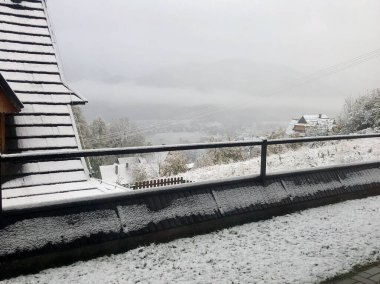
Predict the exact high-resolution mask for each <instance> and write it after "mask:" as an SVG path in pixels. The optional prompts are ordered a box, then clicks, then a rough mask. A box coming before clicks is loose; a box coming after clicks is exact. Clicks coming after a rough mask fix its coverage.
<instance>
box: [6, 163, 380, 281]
mask: <svg viewBox="0 0 380 284" xmlns="http://www.w3.org/2000/svg"><path fill="white" fill-rule="evenodd" d="M379 194H380V161H379V162H372V163H360V164H351V165H346V166H336V167H328V168H320V169H312V170H304V171H297V172H287V173H285V172H283V173H280V174H270V175H267V176H266V180H265V183H263V182H262V179H261V177H260V176H257V175H256V176H251V177H246V178H233V179H226V180H222V181H216V182H202V183H198V184H185V185H178V186H170V187H166V188H162V189H154V190H153V189H148V190H142V191H134V192H125V193H117V194H113V195H109V196H107V197H103V198H102V197H100V196H97V197H95V196H94V197H91V198H85V199H78V200H75V201H72V202H70V203H67V202H61V203H50V204H44V205H40V206H29V208H25V207H23V208H13V209H12V210H6V211H5V212H4V214H3V215H2V224H1V229H0V238H1V240H2V246H0V275H2V276H3V277H7V276H9V275H11V274H13V273H16V274H17V273H19V272H20V271H23V272H25V270H28V269H30V270H34V271H37V270H40V269H42V268H45V267H49V266H51V265H54V264H55V263H57V262H59V261H61V259H62V257H63V256H65V259H67V260H68V262H72V261H75V260H77V259H79V258H83V257H84V258H90V257H94V256H97V255H103V254H106V253H115V252H118V251H121V250H126V249H130V248H133V247H136V246H138V245H141V244H143V243H146V242H152V241H153V242H159V241H166V240H168V239H173V238H177V237H181V236H187V235H192V234H196V233H201V232H207V231H210V230H214V229H218V228H223V227H226V226H231V225H236V224H240V223H244V222H251V221H255V220H260V219H266V218H270V217H272V216H275V215H282V214H286V213H289V212H293V211H296V210H302V209H306V208H310V207H316V206H321V205H325V204H330V203H335V202H340V201H342V200H347V199H355V198H361V197H366V196H372V195H379ZM25 232H27V234H25ZM32 263H33V264H34V265H31V264H32ZM35 263H38V266H37V265H35ZM26 267H27V269H26Z"/></svg>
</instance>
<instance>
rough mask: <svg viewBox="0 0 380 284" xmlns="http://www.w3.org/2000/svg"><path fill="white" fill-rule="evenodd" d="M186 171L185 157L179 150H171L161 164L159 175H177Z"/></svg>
mask: <svg viewBox="0 0 380 284" xmlns="http://www.w3.org/2000/svg"><path fill="white" fill-rule="evenodd" d="M186 171H187V161H186V157H185V156H184V155H183V154H182V153H181V152H171V153H170V154H169V156H168V157H167V159H166V161H165V163H164V164H163V166H162V170H161V175H162V176H170V175H177V174H179V173H183V172H186Z"/></svg>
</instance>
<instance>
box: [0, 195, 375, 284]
mask: <svg viewBox="0 0 380 284" xmlns="http://www.w3.org/2000/svg"><path fill="white" fill-rule="evenodd" d="M379 259H380V196H377V197H371V198H366V199H360V200H352V201H346V202H343V203H339V204H335V205H329V206H324V207H319V208H314V209H309V210H305V211H302V212H298V213H294V214H289V215H286V216H280V217H275V218H273V219H271V220H265V221H260V222H255V223H250V224H246V225H242V226H236V227H232V228H228V229H224V230H221V231H218V232H214V233H210V234H205V235H200V236H195V237H192V238H184V239H179V240H175V241H172V242H169V243H165V244H151V245H149V246H145V247H140V248H137V249H134V250H131V251H129V252H126V253H122V254H118V255H111V256H105V257H100V258H97V259H93V260H90V261H82V262H77V263H74V264H72V265H69V266H65V267H60V268H53V269H48V270H45V271H42V272H40V273H38V274H34V275H28V276H20V277H17V278H14V279H10V280H6V281H3V282H0V283H120V282H125V283H138V282H142V283H317V282H321V281H323V280H325V279H328V278H332V277H334V276H336V275H340V274H344V273H347V272H349V271H350V270H352V269H353V268H354V267H355V266H357V265H365V264H369V263H372V262H375V261H378V260H379Z"/></svg>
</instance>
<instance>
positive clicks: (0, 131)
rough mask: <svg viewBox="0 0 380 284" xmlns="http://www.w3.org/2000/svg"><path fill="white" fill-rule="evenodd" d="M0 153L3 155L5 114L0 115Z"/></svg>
mask: <svg viewBox="0 0 380 284" xmlns="http://www.w3.org/2000/svg"><path fill="white" fill-rule="evenodd" d="M0 153H3V154H4V153H5V113H0Z"/></svg>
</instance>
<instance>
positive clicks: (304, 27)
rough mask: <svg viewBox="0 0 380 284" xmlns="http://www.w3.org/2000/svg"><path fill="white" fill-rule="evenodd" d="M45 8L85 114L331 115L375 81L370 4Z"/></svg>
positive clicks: (123, 1)
mask: <svg viewBox="0 0 380 284" xmlns="http://www.w3.org/2000/svg"><path fill="white" fill-rule="evenodd" d="M48 9H49V12H50V18H51V19H50V20H51V22H52V24H53V28H54V32H55V37H56V40H57V43H58V46H59V52H60V56H61V60H62V63H63V68H64V73H65V77H66V81H67V82H68V83H69V85H70V86H71V87H72V88H73V89H74V90H76V91H78V93H80V94H81V95H82V96H84V97H86V98H87V99H88V100H89V103H88V105H87V107H86V113H87V114H88V115H89V116H90V117H94V116H98V115H100V116H103V117H105V118H106V119H111V118H114V117H121V116H127V117H130V118H131V119H169V118H181V117H186V118H201V119H223V120H225V121H228V120H231V121H232V120H233V121H241V122H247V121H248V122H252V121H269V120H288V119H290V118H292V117H297V116H299V115H301V114H303V113H326V114H328V115H330V116H336V115H337V114H338V113H339V112H340V110H341V108H342V106H343V103H344V100H345V99H346V98H347V97H349V96H357V95H359V94H363V93H366V92H367V91H369V90H371V89H374V88H378V87H380V80H379V77H380V75H379V74H380V59H379V58H380V57H379V56H378V55H380V54H379V53H380V52H379V48H380V1H378V0H373V1H357V0H339V1H338V0H330V1H320V0H309V1H304V0H288V1H284V0H266V1H262V0H260V1H254V0H233V1H232V0H230V1H227V0H218V1H216V0H192V1H183V0H165V1H164V0H154V1H148V0H145V1H144V0H109V1H104V0H103V1H100V0H82V1H78V0H65V1H62V0H48ZM374 50H377V52H375V53H374V54H373V56H370V55H368V56H367V57H363V58H364V59H363V60H362V59H360V60H353V59H354V58H357V57H358V56H361V55H363V54H368V53H369V52H371V51H374ZM342 62H347V64H346V65H344V66H343V68H338V67H339V66H341V65H337V64H340V63H342ZM331 66H334V67H333V68H332V69H331V70H333V72H328V71H329V70H330V69H326V68H328V67H331ZM335 67H336V68H335ZM310 75H311V76H310Z"/></svg>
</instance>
